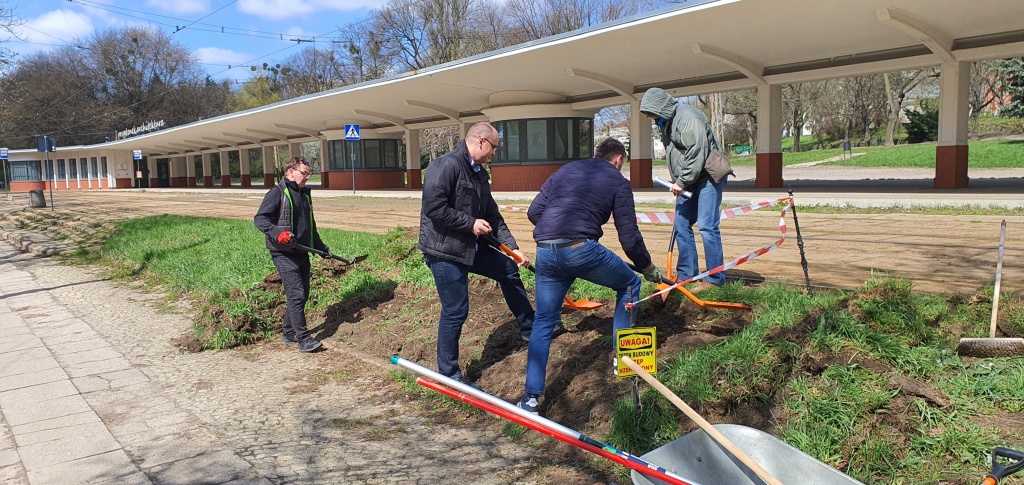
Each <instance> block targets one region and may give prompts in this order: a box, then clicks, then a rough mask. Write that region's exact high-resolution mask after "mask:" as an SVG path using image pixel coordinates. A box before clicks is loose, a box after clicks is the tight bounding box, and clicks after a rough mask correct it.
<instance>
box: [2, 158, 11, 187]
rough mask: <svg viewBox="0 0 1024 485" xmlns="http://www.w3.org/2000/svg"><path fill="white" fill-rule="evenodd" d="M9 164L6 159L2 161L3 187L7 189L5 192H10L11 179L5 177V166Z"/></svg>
mask: <svg viewBox="0 0 1024 485" xmlns="http://www.w3.org/2000/svg"><path fill="white" fill-rule="evenodd" d="M9 163H10V161H8V160H7V159H4V187H6V188H7V192H8V193H10V192H11V179H10V178H8V177H7V165H8V164H9Z"/></svg>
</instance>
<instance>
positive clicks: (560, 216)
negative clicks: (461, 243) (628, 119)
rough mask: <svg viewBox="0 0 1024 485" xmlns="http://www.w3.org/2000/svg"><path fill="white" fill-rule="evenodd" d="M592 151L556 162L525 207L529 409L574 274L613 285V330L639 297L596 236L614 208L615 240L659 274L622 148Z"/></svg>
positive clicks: (607, 145) (613, 143) (650, 276)
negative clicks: (529, 255) (530, 304)
mask: <svg viewBox="0 0 1024 485" xmlns="http://www.w3.org/2000/svg"><path fill="white" fill-rule="evenodd" d="M596 155H597V156H596V157H595V158H591V159H589V160H578V161H575V162H572V163H569V164H567V165H565V166H564V167H562V168H560V169H558V171H557V172H555V173H554V174H553V175H551V177H550V178H548V180H547V182H545V183H544V186H543V187H541V189H540V193H539V194H537V198H536V199H534V200H533V204H531V205H530V210H529V212H528V213H527V216H528V217H529V218H530V222H532V223H533V224H534V225H535V226H536V228H535V229H534V230H533V238H534V240H536V241H537V258H536V270H537V280H536V291H537V293H536V298H535V302H536V306H537V313H536V318H535V319H534V322H533V332H532V333H531V334H530V347H529V351H528V353H527V364H526V394H525V395H523V398H522V399H520V400H519V407H520V408H523V409H525V410H527V411H530V412H532V413H537V412H538V407H539V402H538V400H539V399H540V396H541V395H542V394H543V393H544V379H545V371H546V368H547V365H548V352H549V351H550V349H551V337H552V335H553V334H554V331H555V327H557V326H558V325H559V323H561V317H560V314H561V309H562V302H563V301H564V299H565V295H566V293H568V292H569V287H570V286H571V285H572V283H573V282H574V281H576V278H583V279H585V280H587V281H590V282H592V283H596V284H599V285H603V286H607V287H609V288H611V289H613V290H615V293H616V299H615V318H614V324H613V331H614V330H618V329H620V328H628V327H629V325H630V323H629V315H627V313H626V308H625V306H623V304H624V303H626V302H627V301H629V300H632V301H636V300H638V299H639V298H640V278H639V277H638V276H637V275H636V273H635V272H633V270H631V269H630V268H629V266H628V265H627V264H626V262H625V261H623V260H622V258H619V257H618V256H617V255H615V253H613V252H611V251H610V250H609V249H607V248H605V247H604V246H602V245H601V244H600V243H599V242H598V240H599V239H601V236H603V235H604V232H603V231H602V230H601V226H602V225H604V223H605V222H607V221H608V217H609V216H611V215H612V214H614V215H615V228H616V230H618V233H619V243H620V244H622V250H623V251H625V252H626V255H627V256H629V259H630V260H632V261H633V265H634V266H636V267H637V268H644V270H643V274H644V278H646V279H647V280H648V281H654V282H660V281H661V273H660V272H659V271H658V268H657V267H656V266H654V264H653V263H652V262H651V254H650V253H649V252H648V251H647V246H645V245H644V238H643V236H642V235H641V234H640V229H639V228H638V227H637V224H636V209H635V208H634V206H633V189H631V188H630V187H629V181H628V180H626V178H625V177H623V176H622V174H621V173H620V170H622V165H623V164H624V163H625V161H626V148H625V147H624V146H623V145H622V143H621V142H619V141H618V140H616V139H614V138H609V139H607V140H605V141H603V142H601V144H600V145H598V147H597V152H596ZM628 290H631V291H632V293H629V291H628Z"/></svg>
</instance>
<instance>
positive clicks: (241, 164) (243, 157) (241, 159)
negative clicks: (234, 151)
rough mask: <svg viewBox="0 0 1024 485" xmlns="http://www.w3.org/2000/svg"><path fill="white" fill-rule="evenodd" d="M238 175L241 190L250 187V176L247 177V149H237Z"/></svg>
mask: <svg viewBox="0 0 1024 485" xmlns="http://www.w3.org/2000/svg"><path fill="white" fill-rule="evenodd" d="M238 171H239V172H238V173H239V174H240V175H239V177H240V178H241V185H242V188H243V189H247V188H249V187H252V175H249V149H248V148H239V149H238Z"/></svg>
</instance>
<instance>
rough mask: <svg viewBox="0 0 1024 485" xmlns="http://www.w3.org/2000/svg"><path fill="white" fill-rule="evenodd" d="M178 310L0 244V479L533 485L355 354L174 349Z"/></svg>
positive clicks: (507, 457) (518, 456) (504, 453)
mask: <svg viewBox="0 0 1024 485" xmlns="http://www.w3.org/2000/svg"><path fill="white" fill-rule="evenodd" d="M175 305H180V304H178V303H175V302H168V301H167V300H165V299H164V298H163V295H160V294H158V293H142V292H138V291H134V290H132V289H131V288H125V287H124V284H123V283H118V284H114V283H111V282H109V281H106V280H104V279H103V278H102V277H101V276H98V275H97V274H96V273H95V270H94V269H90V268H82V267H76V266H67V265H63V264H60V263H59V262H57V261H54V260H52V259H49V258H38V257H33V256H30V255H24V254H20V253H16V252H15V251H14V250H13V248H12V247H11V246H9V245H7V244H6V243H2V242H0V411H2V412H0V419H2V423H0V483H4V484H16V485H25V484H31V485H40V484H47V485H48V484H60V485H64V484H80V483H82V484H84V483H100V484H115V483H117V484H127V485H135V484H156V485H170V484H182V485H185V484H190V485H191V484H230V485H249V484H253V485H255V484H271V483H273V484H278V483H280V484H310V485H312V484H334V483H359V484H384V483H402V484H409V483H413V484H431V485H433V484H438V483H473V484H485V485H486V484H494V485H499V484H509V483H517V484H532V483H536V482H537V480H536V479H535V478H533V476H534V473H536V472H537V470H538V469H539V468H543V467H546V466H549V465H548V464H544V463H543V462H542V461H541V460H540V459H542V458H543V457H541V456H536V449H535V448H534V447H532V446H531V445H530V444H528V443H527V444H523V443H516V442H514V441H512V440H511V439H509V438H506V437H503V436H501V435H500V433H498V432H497V431H496V430H495V429H489V430H484V429H477V428H473V427H469V426H460V425H458V424H444V423H438V422H436V421H433V420H432V419H430V418H428V417H422V416H420V415H419V413H417V412H414V411H412V410H411V409H410V408H409V406H410V405H413V406H415V405H416V403H409V402H407V400H406V398H405V394H404V393H402V392H400V391H398V390H397V388H396V386H397V385H396V384H395V383H393V382H392V381H390V379H388V378H387V377H386V373H387V371H389V370H392V369H393V368H394V366H391V365H390V364H388V363H387V362H386V359H376V358H373V359H367V358H365V357H363V358H361V357H360V354H359V353H358V351H357V350H352V349H347V348H344V347H338V348H333V349H328V351H326V352H319V353H316V354H302V353H299V352H297V351H295V349H294V348H293V347H284V346H282V345H281V344H279V343H276V342H269V343H264V344H260V345H255V346H251V347H247V348H244V349H236V350H232V351H224V352H216V351H208V352H202V353H198V354H188V353H181V352H180V351H179V350H178V349H177V348H175V347H174V346H173V345H171V344H170V343H169V341H170V339H172V338H174V337H178V336H180V335H182V334H183V333H184V332H187V331H188V329H189V328H190V325H191V321H190V319H189V318H188V317H187V316H186V315H185V313H187V314H191V311H190V310H191V309H188V308H184V309H181V308H179V307H175ZM336 345H339V344H336ZM378 361H379V362H378Z"/></svg>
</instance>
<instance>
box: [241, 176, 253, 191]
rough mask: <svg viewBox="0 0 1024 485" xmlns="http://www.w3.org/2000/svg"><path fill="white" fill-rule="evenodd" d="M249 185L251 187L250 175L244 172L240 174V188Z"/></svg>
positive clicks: (246, 187) (245, 187)
mask: <svg viewBox="0 0 1024 485" xmlns="http://www.w3.org/2000/svg"><path fill="white" fill-rule="evenodd" d="M249 187H252V175H249V174H244V175H242V188H243V189H248V188H249Z"/></svg>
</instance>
